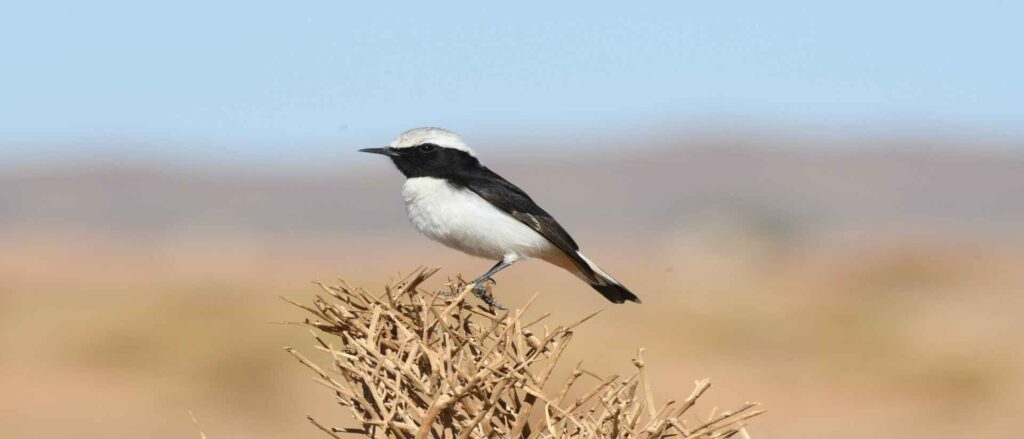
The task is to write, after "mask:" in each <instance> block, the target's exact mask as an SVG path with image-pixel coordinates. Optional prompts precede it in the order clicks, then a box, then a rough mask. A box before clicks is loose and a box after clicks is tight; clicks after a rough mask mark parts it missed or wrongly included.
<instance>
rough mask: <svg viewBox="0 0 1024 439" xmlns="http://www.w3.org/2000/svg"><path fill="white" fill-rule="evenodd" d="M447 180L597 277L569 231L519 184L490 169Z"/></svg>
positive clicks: (586, 272) (588, 273) (590, 275)
mask: <svg viewBox="0 0 1024 439" xmlns="http://www.w3.org/2000/svg"><path fill="white" fill-rule="evenodd" d="M448 181H450V182H452V183H453V184H456V185H458V186H463V187H465V188H466V189H469V190H471V191H473V192H474V193H476V194H477V195H479V196H480V197H481V198H483V199H484V200H487V202H489V203H491V205H493V206H494V207H497V208H498V209H500V210H502V211H504V212H505V213H507V214H509V215H511V216H512V217H513V218H515V219H517V220H519V222H521V223H523V224H526V225H527V226H528V227H530V228H531V229H533V230H535V231H536V232H537V233H540V234H541V235H542V236H544V237H545V238H547V240H548V241H551V243H552V244H554V245H555V247H558V249H560V250H562V251H563V252H565V254H566V255H567V256H569V258H570V259H572V261H573V262H574V263H575V264H576V266H577V267H578V268H579V269H580V270H581V271H582V272H583V273H584V274H586V275H587V277H593V276H594V271H593V269H591V268H590V265H589V264H587V262H586V261H585V260H583V259H582V258H580V256H579V253H578V251H579V249H580V246H579V245H577V244H576V241H574V240H573V239H572V236H569V232H566V231H565V229H563V228H562V226H561V225H560V224H558V222H557V221H555V218H554V217H552V216H551V214H549V213H547V212H546V211H544V209H541V207H540V206H538V205H537V203H535V202H534V201H533V199H531V198H530V196H529V195H527V194H526V192H523V190H522V189H519V187H517V186H516V185H514V184H512V183H510V182H509V181H508V180H505V179H504V178H502V177H501V176H500V175H498V174H496V173H494V172H493V171H491V170H490V169H487V168H481V169H479V170H476V171H474V172H472V173H465V174H459V175H455V176H451V177H450V178H449V179H448Z"/></svg>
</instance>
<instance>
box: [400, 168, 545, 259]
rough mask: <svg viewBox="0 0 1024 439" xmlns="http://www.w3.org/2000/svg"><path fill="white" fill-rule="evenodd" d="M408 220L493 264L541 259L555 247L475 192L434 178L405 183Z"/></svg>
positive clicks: (437, 237) (419, 178)
mask: <svg viewBox="0 0 1024 439" xmlns="http://www.w3.org/2000/svg"><path fill="white" fill-rule="evenodd" d="M402 198H403V200H404V201H405V210H406V213H408V215H409V220H410V221H412V224H413V226H415V227H416V229H417V230H419V231H420V232H421V233H423V234H424V235H427V236H428V237H429V238H431V239H433V240H435V241H438V242H440V243H442V244H444V245H447V246H449V247H452V248H454V249H456V250H460V251H463V252H465V253H469V254H471V255H474V256H479V257H483V258H489V259H493V260H498V259H502V258H503V257H507V256H514V257H518V258H527V257H531V256H542V255H546V254H549V253H550V252H552V251H553V249H554V246H553V245H552V244H551V243H550V242H549V241H548V240H547V239H546V238H544V237H543V236H541V235H540V234H539V233H537V232H536V231H534V230H533V229H531V228H529V227H527V226H526V225H525V224H523V223H521V222H519V221H518V220H516V219H515V218H513V217H512V216H510V215H508V214H507V213H505V212H503V211H501V210H499V209H498V208H496V207H494V206H493V205H491V203H489V202H487V200H484V199H483V198H481V197H480V196H479V195H477V194H476V193H474V192H472V191H470V190H468V189H462V188H457V187H455V186H452V185H450V184H449V183H448V182H447V181H445V180H443V179H439V178H433V177H416V178H410V179H408V180H406V181H405V184H404V185H403V186H402Z"/></svg>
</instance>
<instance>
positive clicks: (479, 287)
mask: <svg viewBox="0 0 1024 439" xmlns="http://www.w3.org/2000/svg"><path fill="white" fill-rule="evenodd" d="M517 259H519V258H513V257H505V258H502V260H500V261H498V263H497V264H494V266H493V267H491V269H490V270H487V272H486V273H484V274H483V276H480V277H478V278H476V280H474V281H473V282H470V283H471V284H472V285H473V295H474V296H476V297H478V298H479V299H480V300H483V301H484V303H486V304H488V305H491V306H493V307H495V308H498V309H505V307H503V306H501V304H500V303H498V301H496V300H494V297H493V296H491V295H489V294H487V286H486V285H485V282H487V281H491V282H494V279H491V276H494V275H495V274H497V273H498V272H499V271H501V270H504V269H505V268H507V267H508V266H509V265H512V263H514V262H515V261H516V260H517ZM495 283H497V282H495Z"/></svg>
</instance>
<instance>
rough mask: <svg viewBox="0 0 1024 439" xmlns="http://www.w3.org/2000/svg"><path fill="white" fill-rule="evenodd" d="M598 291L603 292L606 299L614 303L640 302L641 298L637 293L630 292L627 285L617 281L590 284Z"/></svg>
mask: <svg viewBox="0 0 1024 439" xmlns="http://www.w3.org/2000/svg"><path fill="white" fill-rule="evenodd" d="M590 286H591V287H593V288H594V289H595V290H597V292H598V293H601V295H602V296H604V298H605V299H608V300H610V301H612V302H614V303H623V302H625V301H627V300H628V301H630V302H636V303H640V298H639V297H636V294H633V293H632V292H630V291H629V290H628V289H626V287H624V286H622V285H621V284H619V283H617V282H611V283H606V284H603V285H599V284H590Z"/></svg>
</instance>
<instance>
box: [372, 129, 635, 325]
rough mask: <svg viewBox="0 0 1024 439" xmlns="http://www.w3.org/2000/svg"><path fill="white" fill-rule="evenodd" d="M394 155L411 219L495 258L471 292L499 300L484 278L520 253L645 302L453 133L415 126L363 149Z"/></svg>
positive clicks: (440, 238)
mask: <svg viewBox="0 0 1024 439" xmlns="http://www.w3.org/2000/svg"><path fill="white" fill-rule="evenodd" d="M359 151H361V152H368V153H373V154H382V155H385V156H388V157H390V158H391V161H392V162H394V163H395V166H397V167H398V170H399V171H401V172H402V174H404V175H405V177H406V180H405V184H404V185H403V186H402V198H403V199H404V201H405V210H406V213H407V214H408V215H409V220H410V221H412V224H413V226H415V227H416V229H417V230H419V231H420V232H421V233H423V234H424V235H427V237H429V238H431V239H433V240H435V241H437V242H440V243H441V244H444V245H446V246H448V247H451V248H454V249H456V250H459V251H462V252H464V253H468V254H471V255H473V256H478V257H482V258H488V259H491V260H497V261H498V263H497V264H495V265H494V266H493V267H491V269H490V270H488V271H487V272H486V273H484V274H483V275H482V276H480V277H478V278H477V279H476V280H474V281H473V282H472V284H473V293H474V294H475V295H476V296H477V297H480V298H481V299H483V300H484V301H485V302H487V303H488V304H491V305H494V306H496V307H500V305H498V304H497V303H496V302H495V301H494V299H493V298H492V297H490V296H488V295H487V290H486V288H485V286H484V283H485V282H486V281H488V280H491V276H494V275H495V274H496V273H497V272H499V271H501V270H503V269H505V268H506V267H508V266H510V265H512V264H513V263H515V262H516V261H519V260H522V259H527V258H538V259H541V260H544V261H547V262H549V263H551V264H554V265H557V266H559V267H562V268H564V269H566V270H568V271H569V272H570V273H572V274H575V275H576V276H577V277H579V278H580V279H583V281H584V282H586V283H588V284H589V285H590V286H591V287H593V288H594V289H595V290H597V291H598V292H599V293H601V295H602V296H604V297H605V298H606V299H608V300H610V301H612V302H615V303H623V302H625V301H627V300H630V301H633V302H637V303H640V299H639V298H637V297H636V295H634V294H633V293H631V292H630V291H629V290H628V289H626V287H624V286H622V284H620V283H619V282H618V281H616V280H615V278H613V277H611V275H609V274H608V273H606V272H605V271H604V270H602V269H601V268H599V267H598V266H597V265H596V264H594V263H593V262H591V261H590V260H589V259H587V258H586V256H583V253H580V247H579V245H577V244H576V241H574V240H573V239H572V237H571V236H569V233H568V232H566V231H565V229H563V228H562V226H561V225H559V224H558V222H557V221H555V219H554V218H553V217H552V216H551V215H550V214H549V213H547V212H546V211H544V209H541V208H540V206H538V205H537V203H534V201H533V199H531V198H530V196H529V195H527V194H526V192H523V190H522V189H519V188H518V187H516V185H514V184H512V183H509V182H508V180H505V179H504V178H502V177H501V176H500V175H498V174H496V173H494V172H493V171H491V170H490V169H487V167H486V166H484V165H482V164H480V160H478V159H477V157H476V153H474V152H473V150H472V149H470V148H469V146H468V145H466V142H464V141H463V140H462V139H461V138H460V137H459V136H458V135H456V134H455V133H453V132H451V131H448V130H445V129H441V128H430V127H427V128H414V129H411V130H408V131H406V132H404V133H402V134H401V135H399V136H398V138H397V139H395V140H394V141H393V142H391V144H390V145H389V146H387V147H384V148H366V149H361V150H359Z"/></svg>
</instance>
